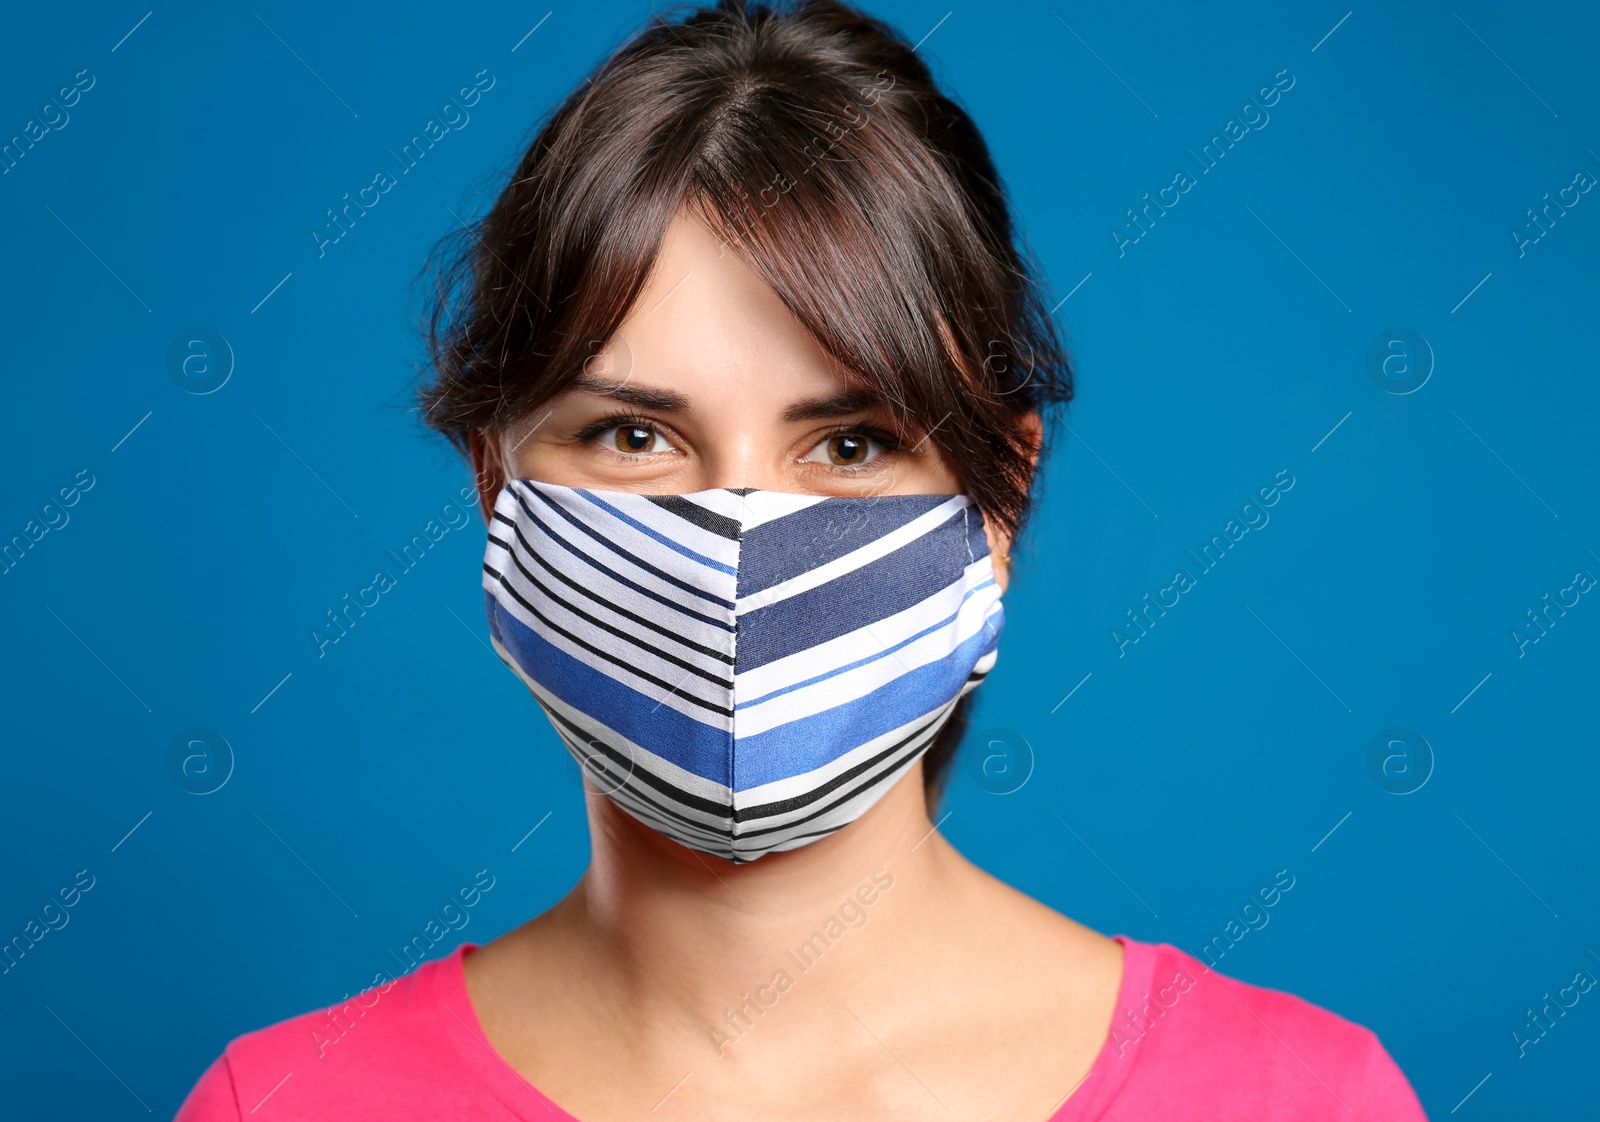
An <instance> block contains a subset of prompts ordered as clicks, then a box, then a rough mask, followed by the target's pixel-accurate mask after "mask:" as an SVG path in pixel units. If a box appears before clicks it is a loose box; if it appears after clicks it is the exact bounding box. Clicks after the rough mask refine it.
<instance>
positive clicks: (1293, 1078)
mask: <svg viewBox="0 0 1600 1122" xmlns="http://www.w3.org/2000/svg"><path fill="white" fill-rule="evenodd" d="M1117 939H1118V941H1119V942H1121V943H1122V944H1123V953H1124V980H1123V986H1122V991H1121V993H1120V995H1119V999H1118V1002H1117V1011H1116V1014H1115V1016H1114V1017H1113V1018H1112V1022H1111V1029H1110V1032H1109V1034H1108V1036H1107V1040H1106V1045H1105V1049H1104V1051H1103V1053H1102V1055H1101V1058H1100V1062H1099V1063H1098V1064H1097V1065H1096V1068H1095V1070H1094V1072H1093V1073H1092V1078H1095V1079H1099V1081H1100V1082H1101V1083H1102V1084H1103V1085H1104V1087H1103V1090H1105V1091H1107V1092H1109V1094H1108V1095H1107V1100H1108V1102H1109V1101H1113V1100H1114V1103H1115V1107H1116V1109H1115V1110H1113V1111H1112V1112H1111V1113H1110V1114H1107V1115H1106V1117H1107V1119H1108V1120H1109V1119H1113V1118H1120V1117H1123V1116H1124V1112H1127V1113H1126V1117H1130V1118H1131V1117H1136V1116H1142V1115H1143V1114H1144V1113H1146V1112H1156V1111H1159V1112H1161V1113H1163V1114H1165V1115H1166V1116H1170V1117H1186V1116H1188V1112H1189V1111H1191V1110H1192V1109H1193V1108H1194V1107H1195V1105H1196V1104H1197V1103H1204V1104H1206V1107H1207V1109H1208V1111H1211V1112H1212V1113H1213V1114H1214V1115H1221V1114H1224V1113H1226V1114H1228V1115H1229V1116H1232V1117H1257V1116H1258V1115H1257V1113H1251V1111H1256V1112H1260V1111H1264V1110H1266V1109H1267V1108H1270V1115H1271V1116H1273V1117H1284V1116H1294V1117H1307V1118H1317V1117H1322V1116H1323V1114H1324V1113H1326V1114H1327V1116H1328V1117H1330V1118H1332V1117H1342V1118H1349V1117H1350V1116H1351V1114H1352V1113H1354V1114H1355V1116H1356V1117H1360V1116H1362V1114H1366V1115H1368V1116H1370V1117H1375V1118H1376V1117H1381V1118H1384V1119H1399V1120H1410V1119H1423V1118H1424V1117H1425V1116H1424V1114H1423V1113H1422V1107H1421V1105H1420V1104H1419V1103H1418V1101H1417V1097H1416V1094H1415V1092H1414V1091H1413V1090H1412V1089H1411V1085H1410V1084H1409V1083H1408V1082H1407V1081H1406V1078H1405V1076H1404V1075H1403V1074H1402V1073H1401V1071H1400V1068H1399V1067H1398V1065H1396V1064H1395V1062H1394V1060H1393V1058H1392V1057H1391V1056H1390V1055H1389V1053H1388V1051H1387V1050H1386V1049H1385V1048H1384V1047H1383V1044H1382V1043H1381V1042H1380V1041H1379V1039H1378V1037H1377V1035H1376V1034H1374V1033H1373V1032H1372V1031H1371V1030H1370V1029H1368V1028H1366V1027H1364V1026H1362V1025H1359V1024H1356V1023H1354V1022H1352V1021H1350V1020H1347V1019H1346V1018H1344V1017H1342V1016H1340V1015H1339V1014H1337V1013H1335V1012H1333V1011H1331V1010H1329V1009H1325V1008H1323V1007H1321V1006H1319V1005H1315V1004H1313V1003H1312V1002H1310V1001H1307V1000H1305V999H1304V998H1301V997H1297V996H1295V995H1294V994H1291V993H1287V992H1284V991H1282V990H1276V989H1271V988H1268V987H1265V986H1258V985H1253V984H1251V983H1249V982H1244V981H1240V980H1239V979H1237V978H1233V977H1229V976H1228V975H1226V974H1222V973H1220V972H1219V971H1218V970H1216V969H1215V968H1214V967H1213V966H1212V965H1209V964H1206V963H1202V962H1200V961H1199V960H1197V959H1195V958H1194V957H1193V956H1191V955H1189V954H1187V953H1186V952H1184V951H1182V950H1180V949H1179V948H1177V947H1174V946H1172V945H1170V944H1168V943H1142V942H1138V941H1136V940H1133V939H1129V938H1127V937H1125V936H1117ZM1102 1076H1103V1077H1104V1078H1101V1077H1102ZM1259 1116H1260V1117H1267V1116H1269V1115H1268V1114H1267V1113H1260V1114H1259Z"/></svg>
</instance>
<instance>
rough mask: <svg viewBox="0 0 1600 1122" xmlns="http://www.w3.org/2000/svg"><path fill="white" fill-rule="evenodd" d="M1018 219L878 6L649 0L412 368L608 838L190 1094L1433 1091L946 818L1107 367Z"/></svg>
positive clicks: (1334, 1112) (670, 1108)
mask: <svg viewBox="0 0 1600 1122" xmlns="http://www.w3.org/2000/svg"><path fill="white" fill-rule="evenodd" d="M1017 241H1018V239H1017V238H1016V237H1015V235H1014V233H1013V229H1012V222H1011V218H1010V214H1009V212H1008V204H1007V201H1006V198H1005V196H1004V194H1003V191H1002V188H1001V186H1000V180H999V177H998V176H997V174H996V171H995V168H994V166H993V164H992V162H991V160H990V157H989V154H988V151H987V149H986V147H985V145H984V143H983V140H982V139H981V137H980V136H979V134H978V132H977V130H976V129H975V127H974V125H973V123H972V121H971V120H970V118H969V117H968V116H967V114H966V113H965V112H963V111H962V110H961V109H960V108H959V107H958V106H957V105H956V104H955V103H954V102H952V101H951V100H949V99H948V98H946V97H945V96H943V95H942V94H940V93H939V92H938V90H937V89H936V88H935V86H934V83H933V81H932V79H931V77H930V74H929V72H928V70H927V68H926V67H925V65H924V64H923V62H922V61H921V60H920V59H919V57H918V56H917V55H916V54H915V53H914V52H913V49H912V48H911V47H910V46H909V45H908V44H907V42H906V41H905V40H904V39H903V38H901V37H900V36H899V35H898V34H897V33H895V32H894V31H892V30H891V29H890V28H888V27H886V26H885V25H883V24H882V23H880V22H878V21H875V20H873V19H871V18H869V17H867V16H865V15H863V14H861V13H859V12H857V11H855V10H853V9H851V8H848V7H845V6H843V5H841V4H838V3H833V2H818V3H807V4H802V5H800V6H798V7H794V8H779V9H777V10H769V9H766V8H759V7H751V8H749V9H746V8H745V7H744V5H742V4H738V3H732V2H724V3H723V4H721V5H720V6H718V7H717V8H715V9H714V10H701V11H695V12H691V13H685V14H683V15H682V16H681V18H676V19H673V20H671V21H663V20H662V19H660V18H658V19H657V20H656V21H655V22H653V23H652V24H651V25H650V26H649V27H648V28H647V29H646V30H644V31H643V32H641V33H640V34H639V35H637V36H636V37H635V38H633V39H632V40H631V41H629V42H628V43H627V44H626V45H625V46H624V47H623V48H621V49H620V50H619V51H617V52H616V53H615V54H614V55H613V56H612V57H611V58H610V59H609V60H607V61H606V62H605V63H604V64H603V65H602V66H601V67H600V68H599V69H598V70H597V71H595V72H594V73H593V74H592V75H591V76H590V78H589V79H588V80H586V81H585V82H583V83H582V84H581V85H579V86H578V87H577V88H576V90H575V91H574V92H573V93H572V94H571V95H570V96H569V97H568V98H567V100H566V101H565V102H564V103H563V104H562V105H561V106H560V107H559V108H558V109H557V110H556V111H555V113H554V114H553V115H552V116H551V117H550V118H549V119H548V121H547V122H546V123H545V124H544V126H543V128H542V130H541V131H540V132H539V133H538V135H537V137H536V139H535V140H534V141H533V143H532V145H531V146H530V148H529V149H528V151H527V152H526V154H525V155H524V156H523V158H522V160H521V162H520V165H519V166H518V167H517V169H516V171H515V174H514V175H513V177H512V178H511V181H510V183H509V185H508V186H507V187H506V188H505V189H504V191H503V193H502V194H501V195H500V197H499V199H498V201H497V202H496V204H495V205H494V207H493V208H492V210H491V211H490V213H489V214H488V215H487V216H486V217H485V218H484V219H483V220H482V221H481V223H479V224H478V226H477V228H476V229H475V230H474V231H472V232H471V235H470V237H468V238H465V239H463V240H462V241H461V242H460V243H459V245H458V248H457V250H456V252H455V253H454V254H452V255H450V256H448V257H447V258H446V260H445V262H444V264H445V270H444V274H443V278H442V283H441V285H440V287H439V290H438V298H437V299H438V303H437V307H436V309H435V313H434V317H433V320H432V324H431V330H430V332H429V336H430V342H431V344H432V347H433V352H434V356H435V360H436V371H435V377H434V379H433V380H432V381H431V382H430V383H429V384H428V385H426V386H425V387H424V388H423V390H422V393H421V399H420V400H421V405H422V408H423V412H424V416H425V419H426V421H427V423H428V424H429V425H431V426H433V427H434V428H436V429H438V430H440V431H441V432H443V433H445V434H447V435H448V436H449V437H450V438H451V439H452V440H453V441H454V442H455V443H456V444H457V445H458V446H459V447H460V448H462V449H463V451H465V452H466V453H468V455H469V456H470V458H471V460H472V463H473V465H474V467H475V469H476V472H477V479H478V488H479V494H480V497H481V502H482V508H483V514H484V517H485V520H486V523H487V525H488V541H487V552H486V558H485V565H484V579H483V584H484V590H485V606H486V609H487V612H488V618H489V630H490V633H491V635H492V637H493V640H494V644H495V649H496V650H497V651H498V653H499V654H500V655H501V657H502V658H503V659H504V660H505V662H506V664H507V666H508V667H509V668H510V669H511V670H512V671H513V672H515V673H516V674H517V676H518V677H519V678H520V679H521V680H522V681H523V682H524V683H525V684H526V686H527V687H528V689H529V691H530V693H531V694H532V698H533V700H531V701H530V703H529V716H530V719H533V718H535V716H537V714H538V713H539V712H540V711H542V713H543V717H547V718H548V719H549V721H550V723H551V724H552V725H553V726H554V728H555V731H556V732H557V734H558V735H559V737H560V738H561V741H562V743H564V744H565V745H566V747H567V749H568V750H569V751H570V752H572V753H573V755H574V756H575V757H576V758H577V759H578V760H579V761H580V762H581V763H582V765H583V768H584V773H585V775H586V779H587V782H586V788H587V807H588V816H589V825H590V832H591V836H592V846H593V855H592V859H591V863H590V865H589V868H588V870H587V871H586V872H585V873H584V875H583V877H582V879H581V880H580V881H579V882H578V883H577V885H576V886H575V887H574V888H573V889H572V890H571V892H570V893H568V895H567V896H566V897H565V898H564V899H562V900H561V901H560V902H558V903H557V904H556V905H555V906H554V907H552V908H551V909H550V910H549V911H547V912H544V913H543V914H541V915H538V916H535V917H534V918H532V919H530V920H529V921H528V922H527V923H525V924H523V925H522V926H520V927H518V928H516V929H515V930H513V931H511V932H509V933H507V934H505V935H503V936H501V937H500V938H497V939H494V940H493V941H491V942H490V943H488V944H487V945H484V946H481V947H479V946H477V945H475V944H472V943H463V944H461V945H460V946H459V947H457V949H456V950H455V951H454V952H453V953H451V954H449V955H448V956H446V957H444V958H440V959H435V960H433V961H430V962H428V963H426V964H424V965H422V966H420V967H419V968H417V969H416V970H415V971H413V972H412V973H410V974H408V975H405V976H404V977H401V978H399V979H397V980H390V981H385V982H383V983H382V984H380V985H376V986H375V987H374V988H372V989H370V990H368V991H366V992H365V993H363V994H362V995H360V996H359V997H358V998H354V999H351V1000H350V1001H348V1002H345V1003H344V1004H343V1005H342V1006H339V1007H334V1008H330V1009H325V1010H320V1011H317V1012H314V1013H307V1014H305V1015H303V1016H300V1017H295V1018H293V1019H290V1020H287V1021H284V1022H281V1023H279V1024H276V1025H273V1026H270V1027H268V1028H264V1029H261V1030H259V1031H256V1032H252V1033H248V1034H245V1035H243V1036H241V1037H239V1038H238V1039H236V1040H234V1041H233V1042H231V1043H230V1044H229V1045H228V1046H227V1049H226V1051H225V1052H224V1054H223V1055H222V1056H221V1057H219V1058H218V1059H217V1061H216V1062H215V1063H214V1064H213V1065H212V1066H211V1068H210V1069H209V1070H208V1071H207V1072H206V1073H205V1074H204V1075H203V1076H202V1077H201V1079H200V1081H199V1083H198V1084H197V1085H196V1086H195V1088H194V1089H193V1091H192V1092H191V1093H190V1096H189V1098H188V1100H187V1101H186V1103H185V1105H184V1107H183V1109H182V1111H181V1112H180V1115H179V1117H180V1119H184V1120H185V1122H202V1120H205V1122H209V1120H212V1119H244V1118H252V1117H259V1118H261V1119H263V1120H269V1119H270V1120H287V1119H331V1118H338V1119H341V1120H344V1122H349V1120H355V1119H383V1120H384V1122H398V1120H402V1119H429V1120H433V1119H440V1118H472V1119H477V1120H490V1119H508V1120H509V1119H560V1120H567V1122H571V1120H574V1119H576V1120H582V1122H620V1120H623V1119H635V1118H638V1119H643V1118H648V1117H652V1116H655V1117H660V1118H681V1119H696V1120H699V1119H751V1118H758V1119H816V1118H827V1119H831V1120H839V1119H844V1120H853V1119H872V1120H879V1119H884V1118H895V1119H922V1118H929V1119H943V1120H948V1119H1007V1120H1017V1119H1036V1120H1038V1122H1045V1120H1046V1119H1056V1120H1063V1122H1064V1120H1067V1119H1091V1118H1093V1119H1105V1120H1116V1119H1135V1118H1139V1119H1143V1118H1156V1117H1159V1118H1180V1117H1182V1118H1188V1117H1196V1118H1198V1117H1204V1118H1223V1117H1226V1118H1231V1119H1251V1118H1258V1119H1265V1118H1269V1117H1270V1118H1275V1119H1276V1118H1289V1117H1293V1118H1324V1117H1325V1118H1330V1119H1332V1118H1350V1117H1367V1118H1383V1119H1419V1118H1421V1117H1422V1112H1421V1110H1420V1108H1419V1106H1418V1104H1417V1100H1416V1098H1415V1096H1414V1094H1413V1093H1412V1091H1411V1088H1410V1087H1409V1085H1408V1084H1407V1082H1406V1080H1405V1078H1404V1076H1403V1075H1402V1074H1401V1073H1400V1071H1399V1070H1398V1068H1397V1067H1396V1066H1395V1064H1394V1062H1393V1061H1392V1060H1391V1058H1390V1057H1389V1055H1388V1054H1387V1053H1386V1052H1385V1050H1384V1049H1383V1047H1382V1046H1381V1045H1380V1044H1379V1042H1378V1040H1377V1038H1376V1037H1375V1036H1374V1035H1373V1034H1372V1033H1371V1032H1369V1031H1368V1030H1366V1029H1364V1028H1361V1027H1359V1026H1357V1025H1354V1024H1351V1023H1349V1022H1348V1021H1345V1020H1342V1019H1341V1018H1339V1017H1338V1016H1336V1015H1334V1014H1332V1013H1330V1012H1327V1011H1324V1010H1322V1009H1319V1008H1317V1007H1315V1006H1313V1005H1310V1004H1308V1003H1306V1002H1304V1001H1302V1000H1300V999H1298V998H1295V997H1292V996H1289V995H1287V994H1283V993H1278V992H1274V991H1271V990H1266V989H1260V988H1256V987H1253V986H1249V985H1245V984H1243V983H1240V982H1237V981H1233V980H1231V979H1229V978H1226V977H1224V976H1222V975H1219V974H1217V973H1214V972H1212V971H1210V970H1208V969H1207V968H1206V967H1204V966H1203V965H1201V964H1200V963H1198V962H1197V961H1195V960H1194V959H1193V958H1191V957H1189V956H1188V955H1186V954H1184V953H1183V952H1181V951H1179V950H1177V949H1175V948H1173V947H1171V946H1169V945H1166V944H1147V943H1142V942H1139V941H1136V940H1132V939H1128V938H1125V937H1122V936H1117V937H1115V938H1108V937H1106V936H1104V935H1101V934H1099V933H1097V932H1095V931H1092V930H1090V929H1088V928H1086V927H1084V926H1083V925H1081V924H1078V923H1076V922H1074V921H1073V920H1071V919H1069V918H1067V917H1065V916H1063V915H1059V914H1057V913H1056V912H1054V911H1052V910H1051V909H1049V908H1047V907H1045V906H1043V905H1041V904H1039V903H1037V902H1035V901H1033V900H1031V899H1029V898H1027V897H1025V896H1023V895H1021V894H1020V893H1018V892H1016V891H1014V890H1013V889H1011V888H1009V887H1007V886H1006V885H1004V884H1002V883H1000V882H999V881H997V880H995V879H994V878H993V877H990V876H989V875H988V874H986V873H985V872H983V871H982V870H981V869H979V868H977V867H975V866H974V865H972V864H971V863H970V862H968V861H967V860H966V859H965V858H963V857H962V856H961V854H960V853H958V852H957V851H956V850H955V849H954V848H952V847H951V846H950V844H949V843H948V842H946V841H945V839H944V838H943V837H942V836H941V835H940V834H939V833H938V831H937V830H936V829H935V828H934V825H933V817H934V810H933V808H935V807H936V806H937V804H938V799H939V792H940V788H941V783H942V781H943V778H944V776H945V773H946V770H947V768H948V766H949V762H950V759H951V756H952V753H953V752H954V749H955V746H956V742H957V739H958V738H959V735H960V731H961V728H962V724H963V711H964V708H965V705H966V701H965V698H966V695H967V694H968V692H969V691H970V690H972V689H973V688H974V687H975V686H977V685H978V684H979V683H980V682H981V681H982V679H983V677H984V676H985V674H987V673H988V671H989V668H990V666H991V665H993V664H994V662H995V657H996V653H997V640H998V638H999V634H1000V631H1001V629H1002V627H1003V621H1004V611H1003V608H1002V607H1001V599H1000V596H1001V593H1002V592H1003V591H1004V589H1005V587H1006V585H1007V582H1008V579H1009V575H1010V561H1009V551H1010V543H1011V542H1012V540H1013V538H1014V536H1015V534H1016V533H1017V531H1018V529H1019V527H1020V526H1021V524H1022V522H1023V519H1024V516H1025V515H1026V513H1027V511H1028V504H1029V495H1030V487H1031V483H1032V481H1033V477H1034V472H1035V469H1036V467H1037V463H1038V457H1039V453H1040V449H1041V448H1042V447H1043V445H1044V443H1045V441H1044V437H1045V435H1046V430H1047V425H1046V423H1045V420H1046V416H1047V414H1049V413H1050V411H1051V409H1052V407H1059V406H1062V405H1064V404H1065V403H1066V402H1067V401H1068V400H1069V399H1070V397H1071V395H1072V375H1071V371H1070V369H1069V366H1068V363H1067V361H1066V358H1065V356H1064V354H1063V353H1062V350H1061V347H1060V344H1059V342H1058V339H1057V336H1056V334H1055V331H1054V329H1053V325H1052V323H1051V320H1050V317H1049V315H1048V313H1047V312H1046V311H1045V307H1046V304H1045V298H1044V295H1043V293H1042V292H1041V290H1040V289H1039V287H1037V285H1036V282H1035V280H1034V275H1035V273H1034V270H1033V269H1032V268H1031V267H1030V264H1029V261H1028V259H1027V258H1026V256H1025V255H1024V253H1023V252H1022V251H1021V250H1020V249H1019V248H1018V245H1017ZM535 705H537V709H536V708H535ZM543 717H541V718H539V719H543Z"/></svg>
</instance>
